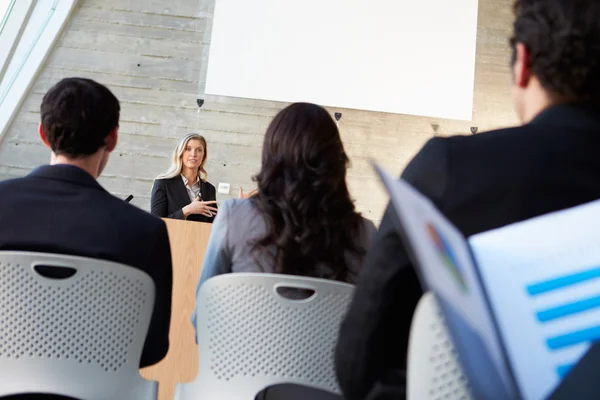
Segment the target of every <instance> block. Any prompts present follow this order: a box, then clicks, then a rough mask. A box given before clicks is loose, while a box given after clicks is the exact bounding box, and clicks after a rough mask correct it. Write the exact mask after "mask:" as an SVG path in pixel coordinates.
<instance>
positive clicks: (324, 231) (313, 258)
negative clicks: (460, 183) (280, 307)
mask: <svg viewBox="0 0 600 400" xmlns="http://www.w3.org/2000/svg"><path fill="white" fill-rule="evenodd" d="M348 162H349V160H348V157H347V156H346V153H345V152H344V147H343V145H342V141H341V138H340V134H339V132H338V129H337V126H336V124H335V122H334V121H333V119H332V118H331V116H330V115H329V114H328V113H327V111H326V110H325V109H324V108H322V107H320V106H317V105H314V104H306V103H296V104H292V105H290V106H289V107H287V108H285V109H284V110H282V111H281V112H279V114H277V116H275V118H274V119H273V121H272V122H271V124H270V125H269V127H268V129H267V132H266V135H265V138H264V143H263V150H262V166H261V170H260V172H259V173H258V175H256V177H255V178H254V179H255V181H256V182H257V184H258V193H257V194H256V195H255V196H254V197H252V198H250V199H232V200H228V201H226V202H224V203H223V204H222V206H221V208H220V211H219V214H218V216H217V218H216V220H215V223H214V226H213V229H212V232H211V236H210V240H209V244H208V248H207V250H206V257H205V259H204V264H203V267H202V274H201V277H200V282H199V283H198V289H199V288H200V286H201V285H202V283H203V282H204V281H206V280H207V279H209V278H211V277H213V276H215V275H219V274H226V273H231V272H271V273H279V274H291V275H300V276H310V277H317V278H325V279H332V280H337V281H343V282H351V283H353V282H354V281H355V278H356V276H357V274H358V272H359V270H360V268H361V265H362V261H363V256H364V255H365V253H366V249H367V248H368V246H369V243H370V241H371V237H372V235H373V234H374V232H375V226H374V225H373V223H372V222H371V221H369V220H367V219H365V218H363V217H361V216H360V214H359V213H357V212H356V211H355V209H354V203H353V201H352V199H351V198H350V193H349V192H348V187H347V186H346V169H347V166H348ZM290 294H291V295H301V294H300V293H297V294H296V293H290ZM193 320H195V314H194V317H193ZM194 326H195V323H194ZM267 392H268V394H265V393H263V394H261V396H259V398H261V399H266V398H272V397H277V398H287V399H290V400H291V399H295V398H315V399H317V398H324V399H325V398H326V399H329V398H337V396H333V395H328V394H327V393H319V392H318V391H314V392H313V391H311V390H310V389H303V388H301V387H297V386H293V385H292V386H291V387H290V386H286V385H284V386H283V387H277V388H273V389H269V390H268V391H267ZM280 396H283V397H280Z"/></svg>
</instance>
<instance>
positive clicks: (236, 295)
mask: <svg viewBox="0 0 600 400" xmlns="http://www.w3.org/2000/svg"><path fill="white" fill-rule="evenodd" d="M285 288H297V289H308V290H311V291H314V294H313V295H312V296H311V297H309V298H307V299H305V300H290V299H288V298H286V297H283V296H282V295H281V294H280V293H279V291H278V290H280V289H284V290H285ZM353 292H354V286H353V285H350V284H346V283H340V282H334V281H328V280H324V279H315V278H304V277H296V276H289V275H276V274H263V273H237V274H226V275H220V276H217V277H214V278H211V279H209V280H207V281H206V282H205V283H204V284H203V285H202V287H201V289H200V293H199V294H198V298H197V299H196V304H197V305H198V306H197V312H198V314H197V321H196V325H197V326H196V329H197V335H198V342H199V343H198V356H199V360H200V361H199V371H198V376H197V377H196V379H195V380H194V381H193V382H191V383H187V384H179V385H178V386H177V389H176V392H175V399H176V400H192V399H219V400H253V399H254V397H255V396H256V394H257V393H259V392H260V391H261V390H263V389H264V388H266V387H268V386H271V385H275V384H279V383H294V384H299V385H305V386H309V387H312V388H317V389H321V390H325V391H328V392H331V393H336V394H340V393H341V392H340V389H339V386H338V383H337V379H336V377H335V371H334V360H333V358H334V357H333V356H334V348H335V344H336V342H337V336H338V329H339V325H340V323H341V320H342V318H343V316H344V315H345V313H346V311H347V308H348V306H349V304H350V300H351V298H352V295H353Z"/></svg>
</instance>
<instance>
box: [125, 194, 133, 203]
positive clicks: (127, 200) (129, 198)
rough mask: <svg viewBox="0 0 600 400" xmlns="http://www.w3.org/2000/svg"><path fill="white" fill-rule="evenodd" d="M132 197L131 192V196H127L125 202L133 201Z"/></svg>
mask: <svg viewBox="0 0 600 400" xmlns="http://www.w3.org/2000/svg"><path fill="white" fill-rule="evenodd" d="M131 199H133V195H132V194H130V195H129V196H127V198H126V199H125V203H129V202H130V201H131Z"/></svg>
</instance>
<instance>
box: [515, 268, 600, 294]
mask: <svg viewBox="0 0 600 400" xmlns="http://www.w3.org/2000/svg"><path fill="white" fill-rule="evenodd" d="M596 278H600V267H596V268H593V269H590V270H586V271H583V272H577V273H575V274H571V275H565V276H561V277H559V278H555V279H550V280H547V281H542V282H538V283H534V284H532V285H528V286H527V287H526V290H527V293H528V294H529V295H530V296H537V295H540V294H544V293H547V292H551V291H553V290H558V289H563V288H565V287H568V286H573V285H577V284H578V283H583V282H586V281H589V280H592V279H596Z"/></svg>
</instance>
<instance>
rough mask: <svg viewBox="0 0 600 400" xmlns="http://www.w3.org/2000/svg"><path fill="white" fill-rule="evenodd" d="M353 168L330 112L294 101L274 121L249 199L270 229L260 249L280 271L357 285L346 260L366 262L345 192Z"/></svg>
mask: <svg viewBox="0 0 600 400" xmlns="http://www.w3.org/2000/svg"><path fill="white" fill-rule="evenodd" d="M348 164H349V160H348V157H347V156H346V153H345V152H344V146H343V145H342V141H341V138H340V134H339V132H338V129H337V126H336V124H335V122H333V119H332V118H331V116H330V115H329V113H328V112H327V111H326V110H325V109H324V108H322V107H320V106H317V105H314V104H308V103H295V104H292V105H290V106H288V107H286V108H285V109H283V110H282V111H280V112H279V113H278V114H277V115H276V116H275V118H274V119H273V121H272V122H271V124H270V125H269V127H268V129H267V132H266V134H265V139H264V144H263V151H262V167H261V170H260V172H259V173H258V174H257V175H256V176H255V177H254V180H255V181H256V182H257V184H258V194H257V195H256V196H255V197H253V198H252V200H251V201H252V202H253V203H254V204H255V206H256V207H257V209H258V210H259V212H260V214H261V215H262V216H263V217H264V218H265V221H266V228H267V232H266V234H265V235H264V236H263V237H262V238H259V239H258V240H256V241H255V242H254V250H255V251H259V252H264V253H265V254H267V255H268V256H269V258H270V259H271V260H272V262H273V264H274V272H275V273H282V274H291V275H301V276H313V277H321V278H326V279H334V280H338V281H346V282H347V281H351V280H352V278H353V277H351V276H350V273H349V269H348V265H347V263H346V256H347V255H348V253H349V252H350V253H354V254H355V255H358V256H359V257H363V256H364V254H365V249H363V248H361V246H360V245H358V244H357V238H358V237H359V235H360V230H361V229H362V218H361V216H360V214H358V213H357V212H356V211H355V209H354V204H353V202H352V199H351V198H350V193H349V192H348V187H347V186H346V169H347V167H348ZM273 245H275V251H274V252H273V251H272V248H273V247H272V246H273ZM257 258H258V257H257ZM319 265H325V266H326V268H319V267H318V266H319ZM261 267H262V266H261ZM263 269H264V267H263Z"/></svg>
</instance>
